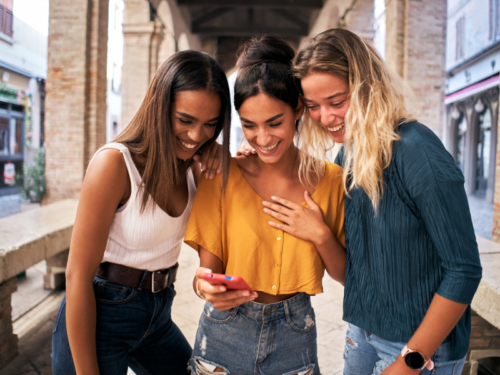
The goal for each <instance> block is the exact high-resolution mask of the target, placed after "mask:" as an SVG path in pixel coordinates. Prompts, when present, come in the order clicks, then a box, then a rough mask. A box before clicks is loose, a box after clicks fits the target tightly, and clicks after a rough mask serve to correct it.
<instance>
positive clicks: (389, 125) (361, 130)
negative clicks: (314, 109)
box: [294, 29, 416, 211]
mask: <svg viewBox="0 0 500 375" xmlns="http://www.w3.org/2000/svg"><path fill="white" fill-rule="evenodd" d="M313 72H321V73H329V74H332V75H334V76H337V77H339V78H342V79H344V80H345V81H346V82H347V84H348V85H349V98H350V106H349V111H348V113H347V115H346V118H345V138H344V151H345V158H344V162H345V163H344V186H345V188H346V191H347V192H349V191H350V190H351V189H353V188H355V187H361V188H362V189H363V190H364V191H365V192H366V194H367V195H368V196H369V197H370V200H371V202H372V205H373V207H374V209H375V211H376V210H377V207H378V204H379V202H380V199H381V198H382V196H383V189H384V186H383V170H384V169H385V168H387V167H388V166H389V164H390V163H391V159H392V145H393V143H394V142H395V141H397V140H399V139H400V137H399V135H398V133H397V131H396V129H397V127H398V126H399V125H401V124H402V123H403V122H407V121H411V120H413V119H412V116H411V115H410V113H409V111H408V110H407V104H414V103H415V101H416V99H415V96H414V94H413V93H412V92H411V90H410V89H409V88H408V87H407V86H406V85H405V84H404V83H403V81H402V79H401V78H400V77H399V76H398V75H397V74H396V73H395V72H393V71H392V70H391V69H390V68H389V67H388V65H387V64H386V63H385V62H384V60H383V59H382V58H381V57H380V56H379V54H378V53H377V51H376V50H375V48H373V47H372V46H371V45H370V44H369V43H368V42H365V41H364V40H363V39H361V38H360V37H359V36H357V35H356V34H354V33H353V32H352V31H349V30H345V29H331V30H327V31H324V32H322V33H321V34H318V35H317V36H315V37H313V38H311V39H309V40H308V41H307V42H306V45H305V46H304V48H302V50H301V51H300V52H299V53H298V55H297V57H296V59H295V64H294V73H295V76H296V78H297V79H298V82H299V83H300V80H301V79H302V78H305V77H306V76H307V75H309V74H310V73H313ZM408 99H410V100H409V101H408ZM303 126H304V127H306V128H308V129H309V131H308V132H307V133H309V138H308V139H305V140H304V139H303V141H304V143H306V147H309V148H314V146H316V148H317V145H318V144H320V143H321V144H324V143H325V140H326V139H327V138H330V136H329V135H328V132H327V131H326V130H325V129H324V128H323V127H322V126H321V125H320V124H317V123H316V122H315V121H313V120H312V118H311V117H310V115H309V113H308V111H307V108H306V112H305V116H304V125H303ZM318 141H321V142H318ZM315 144H316V145H315Z"/></svg>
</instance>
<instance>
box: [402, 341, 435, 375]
mask: <svg viewBox="0 0 500 375" xmlns="http://www.w3.org/2000/svg"><path fill="white" fill-rule="evenodd" d="M401 357H403V359H404V361H405V363H406V366H408V368H411V369H412V370H423V369H424V368H426V367H427V369H428V370H432V369H433V368H434V362H433V361H431V360H427V359H426V358H425V356H424V355H423V354H422V353H420V352H417V351H416V350H411V349H408V347H407V346H406V345H405V347H404V348H403V350H402V351H401Z"/></svg>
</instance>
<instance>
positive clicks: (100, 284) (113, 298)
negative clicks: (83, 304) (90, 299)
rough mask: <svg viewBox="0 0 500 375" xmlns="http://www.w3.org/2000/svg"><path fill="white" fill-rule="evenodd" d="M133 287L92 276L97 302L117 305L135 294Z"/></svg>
mask: <svg viewBox="0 0 500 375" xmlns="http://www.w3.org/2000/svg"><path fill="white" fill-rule="evenodd" d="M135 290H136V289H135V288H132V287H130V286H124V285H120V284H115V283H113V282H111V281H108V280H104V279H102V278H100V277H97V276H96V277H95V278H94V294H95V299H96V301H97V302H100V303H103V304H107V305H118V304H122V303H125V302H128V301H130V300H131V299H132V297H133V296H134V294H135Z"/></svg>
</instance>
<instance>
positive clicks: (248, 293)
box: [241, 290, 250, 297]
mask: <svg viewBox="0 0 500 375" xmlns="http://www.w3.org/2000/svg"><path fill="white" fill-rule="evenodd" d="M241 295H242V296H243V297H248V296H249V295H250V292H249V291H248V290H245V291H243V293H241Z"/></svg>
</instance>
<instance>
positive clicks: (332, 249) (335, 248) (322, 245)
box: [314, 227, 347, 285]
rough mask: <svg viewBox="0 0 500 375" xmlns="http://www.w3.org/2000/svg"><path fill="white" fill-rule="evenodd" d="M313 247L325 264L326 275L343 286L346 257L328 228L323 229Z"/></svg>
mask: <svg viewBox="0 0 500 375" xmlns="http://www.w3.org/2000/svg"><path fill="white" fill-rule="evenodd" d="M314 245H315V246H316V250H318V253H319V255H320V256H321V259H322V260H323V263H324V264H325V267H326V272H328V275H330V277H331V278H332V279H334V280H335V281H338V282H339V283H341V284H342V285H344V284H345V266H346V259H347V256H346V252H345V249H344V248H343V247H342V245H341V244H340V242H339V241H338V240H337V239H336V238H335V236H334V235H333V233H332V231H331V230H330V228H328V227H326V228H325V229H324V231H323V233H322V234H321V235H320V236H318V237H317V239H316V241H314Z"/></svg>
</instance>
